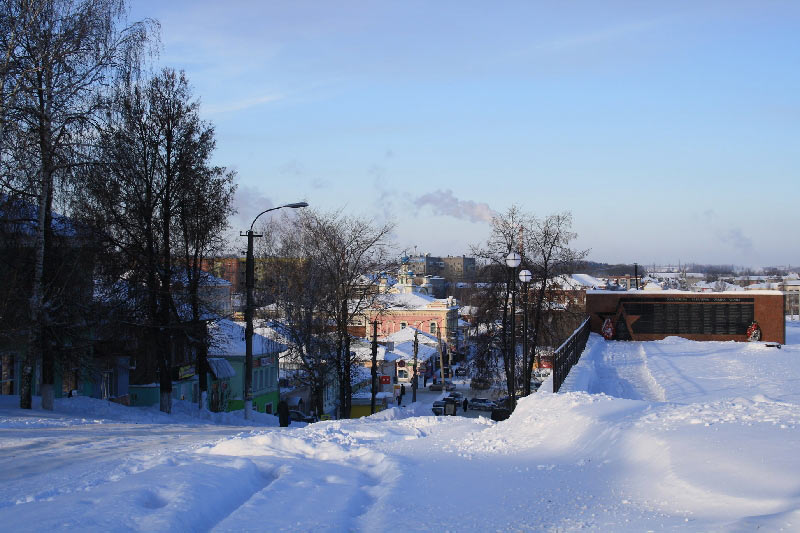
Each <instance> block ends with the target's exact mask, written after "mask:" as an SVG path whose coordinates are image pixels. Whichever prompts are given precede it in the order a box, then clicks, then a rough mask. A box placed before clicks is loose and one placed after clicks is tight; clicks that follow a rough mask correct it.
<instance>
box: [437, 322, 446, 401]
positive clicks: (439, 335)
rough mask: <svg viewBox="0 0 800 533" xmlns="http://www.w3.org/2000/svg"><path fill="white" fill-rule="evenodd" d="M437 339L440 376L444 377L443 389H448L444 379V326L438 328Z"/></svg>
mask: <svg viewBox="0 0 800 533" xmlns="http://www.w3.org/2000/svg"><path fill="white" fill-rule="evenodd" d="M436 339H437V340H438V341H439V376H441V378H442V391H446V390H447V388H446V387H445V380H444V349H443V348H442V328H436Z"/></svg>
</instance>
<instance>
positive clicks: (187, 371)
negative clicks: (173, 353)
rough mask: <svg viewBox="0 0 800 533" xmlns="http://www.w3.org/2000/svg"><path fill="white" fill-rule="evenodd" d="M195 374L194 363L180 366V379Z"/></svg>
mask: <svg viewBox="0 0 800 533" xmlns="http://www.w3.org/2000/svg"><path fill="white" fill-rule="evenodd" d="M192 376H194V365H185V366H181V367H178V379H186V378H190V377H192Z"/></svg>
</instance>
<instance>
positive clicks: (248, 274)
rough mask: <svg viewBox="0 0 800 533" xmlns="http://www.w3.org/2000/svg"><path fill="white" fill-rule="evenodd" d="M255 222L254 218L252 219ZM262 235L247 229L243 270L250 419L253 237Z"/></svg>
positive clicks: (246, 405)
mask: <svg viewBox="0 0 800 533" xmlns="http://www.w3.org/2000/svg"><path fill="white" fill-rule="evenodd" d="M253 223H255V220H254V221H253ZM256 236H258V237H262V236H263V234H261V233H259V234H258V235H256V234H255V233H254V232H253V228H252V226H251V227H250V229H249V230H248V231H247V264H246V271H245V284H246V286H247V303H246V304H245V308H244V320H245V329H244V339H245V343H244V346H245V348H244V350H245V351H244V353H245V356H244V417H245V419H250V417H251V414H250V412H251V411H252V409H253V307H255V303H254V298H253V286H254V285H255V266H254V264H253V263H255V261H254V259H253V237H256Z"/></svg>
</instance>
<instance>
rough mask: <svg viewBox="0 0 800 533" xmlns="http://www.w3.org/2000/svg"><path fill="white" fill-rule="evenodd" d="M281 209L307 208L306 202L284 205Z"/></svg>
mask: <svg viewBox="0 0 800 533" xmlns="http://www.w3.org/2000/svg"><path fill="white" fill-rule="evenodd" d="M283 207H291V208H292V209H297V208H298V207H308V203H307V202H295V203H293V204H286V205H285V206H283Z"/></svg>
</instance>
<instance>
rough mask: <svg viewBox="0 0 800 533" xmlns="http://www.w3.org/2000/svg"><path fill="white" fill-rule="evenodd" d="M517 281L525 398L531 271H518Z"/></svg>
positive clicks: (525, 393) (528, 383)
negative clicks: (520, 286) (519, 285)
mask: <svg viewBox="0 0 800 533" xmlns="http://www.w3.org/2000/svg"><path fill="white" fill-rule="evenodd" d="M519 280H520V281H521V282H522V379H523V380H524V383H523V384H522V392H523V394H524V395H525V396H527V395H529V394H530V393H531V380H530V377H529V376H528V283H529V282H530V281H531V271H530V270H527V269H524V270H520V271H519Z"/></svg>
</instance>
